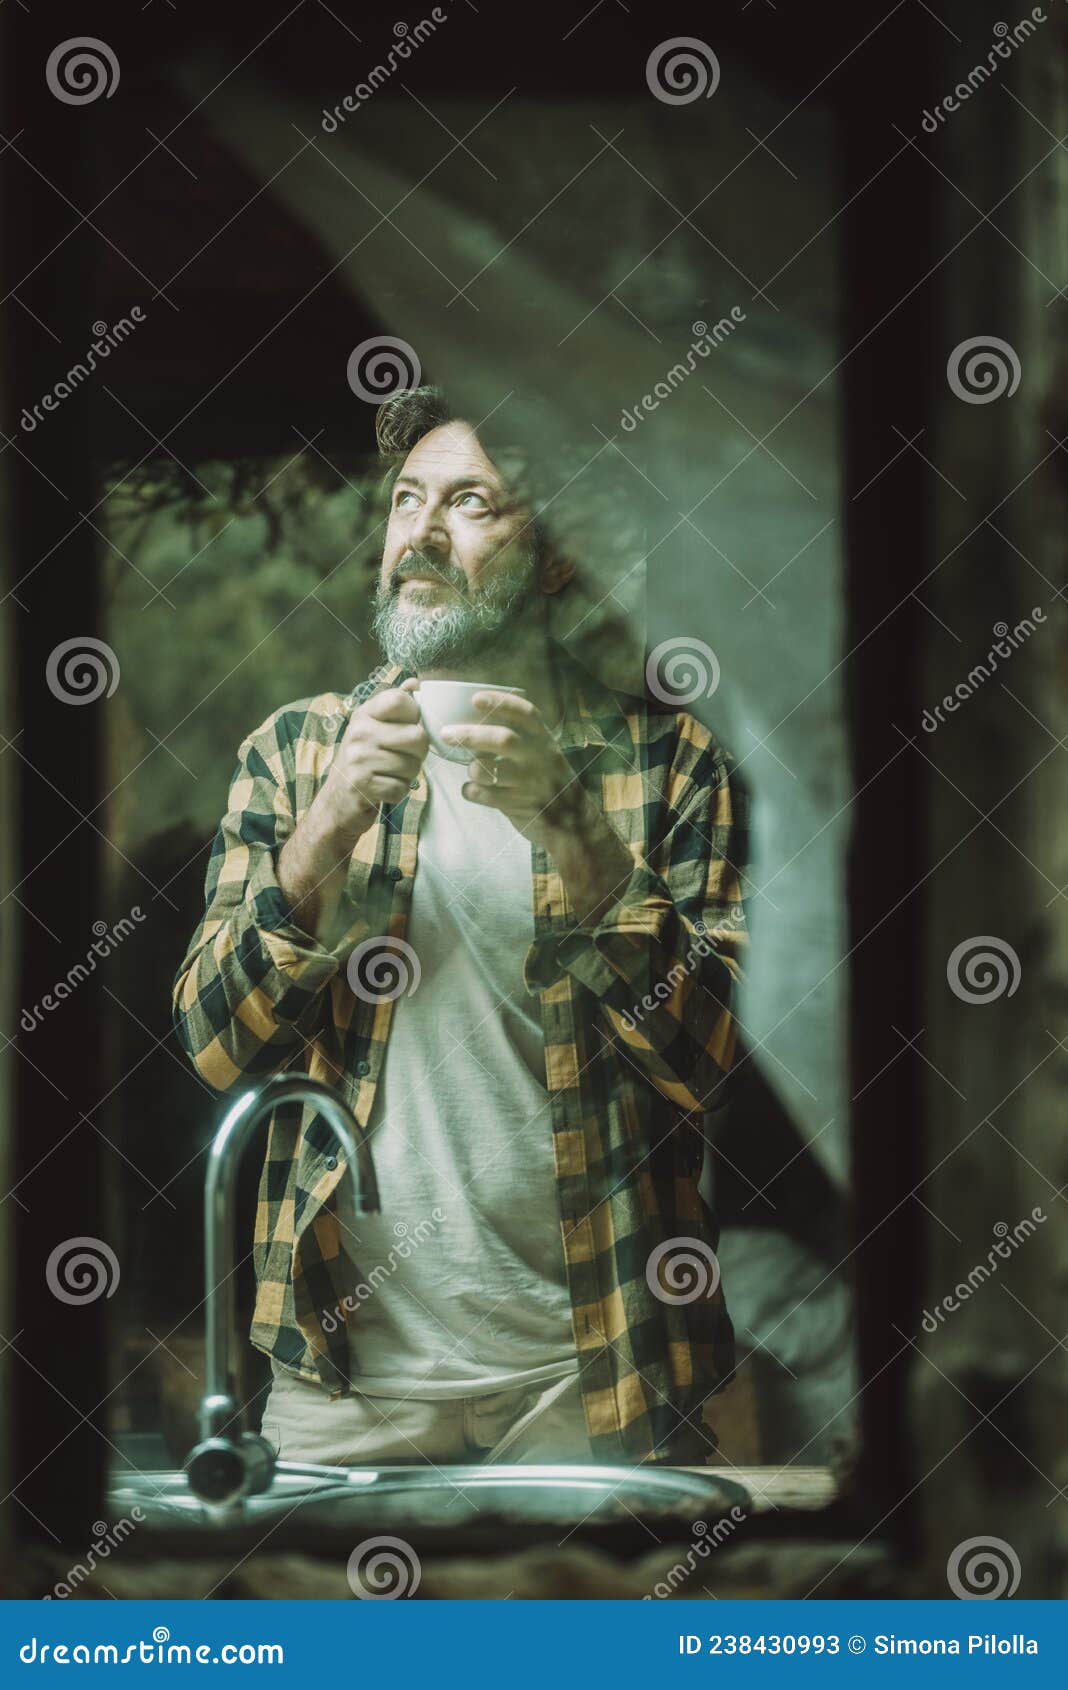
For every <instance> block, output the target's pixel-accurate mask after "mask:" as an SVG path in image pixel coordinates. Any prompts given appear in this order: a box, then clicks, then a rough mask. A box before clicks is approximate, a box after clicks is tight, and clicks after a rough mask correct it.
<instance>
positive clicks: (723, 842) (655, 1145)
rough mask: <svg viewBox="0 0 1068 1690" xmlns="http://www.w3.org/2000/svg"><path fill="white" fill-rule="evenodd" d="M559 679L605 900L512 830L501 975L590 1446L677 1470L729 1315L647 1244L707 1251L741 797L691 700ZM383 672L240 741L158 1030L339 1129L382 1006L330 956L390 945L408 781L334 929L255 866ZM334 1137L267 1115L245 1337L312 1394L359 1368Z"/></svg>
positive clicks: (365, 843)
mask: <svg viewBox="0 0 1068 1690" xmlns="http://www.w3.org/2000/svg"><path fill="white" fill-rule="evenodd" d="M560 674H561V679H562V683H563V686H564V696H565V701H566V703H565V714H564V724H563V729H562V732H561V734H560V744H561V747H562V749H563V751H564V754H565V756H566V757H567V759H568V761H569V763H570V765H571V767H572V770H573V773H574V778H575V779H576V780H579V781H581V782H582V784H583V785H584V787H585V788H586V789H587V790H588V791H589V792H590V793H591V795H592V796H593V797H594V798H595V799H596V800H597V802H598V803H599V804H600V806H601V808H602V809H603V811H604V813H605V815H606V816H607V817H608V819H609V821H610V822H611V823H612V825H613V826H614V827H615V828H616V830H617V832H618V833H619V834H620V836H621V837H622V839H623V840H624V842H625V843H626V844H627V845H628V846H629V848H630V850H631V853H632V855H633V857H634V869H633V871H632V873H631V875H630V877H629V879H627V880H626V881H625V882H624V883H623V884H621V885H620V887H619V889H618V901H617V902H616V903H615V904H614V905H613V906H612V908H611V909H610V910H609V911H608V913H607V914H606V916H605V917H604V919H603V920H601V921H600V922H598V923H597V924H596V925H595V926H585V927H584V926H580V925H579V924H578V923H577V921H576V918H575V915H574V912H573V911H572V909H571V908H570V906H569V904H568V901H567V897H566V894H565V891H564V887H563V883H562V881H561V879H560V876H559V875H558V874H557V873H556V871H555V868H554V866H553V864H552V863H551V861H550V860H549V858H548V856H547V855H546V853H545V852H544V851H543V850H542V849H541V848H539V847H538V846H536V845H535V846H532V847H531V888H532V901H533V925H534V937H533V941H532V944H531V947H530V950H529V952H528V954H527V958H526V964H525V982H526V985H527V988H528V990H529V991H530V992H531V993H532V994H533V995H536V997H537V999H538V1003H539V1007H540V1013H541V1021H542V1027H543V1030H544V1036H545V1074H546V1084H547V1087H548V1092H549V1102H550V1110H549V1113H550V1118H551V1130H552V1134H553V1149H554V1155H555V1163H556V1174H557V1191H558V1195H559V1204H560V1226H561V1234H562V1238H563V1244H564V1253H565V1258H566V1262H567V1271H568V1279H569V1285H570V1291H571V1303H572V1323H573V1330H574V1338H575V1343H576V1346H577V1349H578V1354H579V1359H580V1364H581V1386H582V1391H583V1399H584V1405H585V1412H586V1421H587V1428H588V1432H589V1436H590V1439H591V1444H592V1448H593V1451H594V1454H595V1455H596V1457H597V1458H598V1459H604V1460H609V1461H612V1460H617V1461H618V1460H627V1461H676V1462H681V1461H701V1460H703V1459H705V1458H706V1457H707V1456H708V1454H709V1452H710V1449H711V1439H710V1437H709V1435H708V1433H707V1431H706V1430H703V1429H702V1426H701V1408H702V1405H703V1403H704V1401H705V1399H706V1398H707V1397H708V1396H709V1395H711V1394H712V1393H713V1392H714V1391H716V1390H718V1389H719V1388H720V1387H721V1386H722V1385H723V1384H724V1383H725V1382H726V1381H727V1379H728V1378H729V1376H730V1374H731V1371H732V1369H733V1366H734V1346H733V1331H732V1327H731V1322H730V1318H729V1316H728V1314H727V1310H726V1305H725V1302H724V1299H723V1293H722V1290H721V1289H720V1288H719V1286H718V1283H716V1284H715V1286H714V1289H712V1290H711V1291H710V1292H703V1294H701V1295H699V1296H694V1297H692V1298H691V1297H690V1295H689V1292H688V1290H687V1289H686V1286H685V1285H684V1284H683V1282H682V1281H681V1280H677V1279H675V1278H672V1277H671V1276H670V1265H671V1257H672V1247H671V1245H670V1241H671V1240H676V1239H678V1240H685V1241H689V1242H690V1250H689V1253H690V1254H693V1250H692V1245H693V1243H694V1241H696V1245H697V1247H698V1251H697V1253H698V1255H700V1254H702V1253H703V1254H705V1255H707V1254H710V1253H711V1252H713V1251H714V1249H715V1246H716V1242H717V1232H716V1227H715V1222H714V1219H713V1216H712V1214H711V1212H710V1211H709V1209H708V1207H707V1205H706V1204H705V1203H704V1202H703V1200H702V1198H701V1196H700V1194H699V1192H698V1178H699V1175H700V1172H701V1165H702V1157H703V1151H704V1137H703V1133H702V1116H703V1114H704V1112H706V1111H708V1110H710V1109H712V1108H713V1107H715V1106H716V1105H718V1104H719V1103H721V1102H722V1100H723V1095H724V1094H723V1087H724V1084H725V1081H726V1076H727V1074H728V1071H729V1069H730V1065H731V1061H732V1057H733V1054H734V1047H735V1028H734V1022H733V1018H732V1013H731V1004H732V996H733V992H734V989H735V985H736V982H737V979H738V975H739V970H740V965H741V961H742V958H743V955H744V950H745V945H746V929H745V917H744V908H743V903H742V896H743V889H744V881H743V873H744V865H745V863H746V862H747V859H748V827H747V820H746V802H745V798H744V795H743V794H742V793H741V792H740V791H739V790H738V787H737V782H736V781H734V780H733V779H732V777H731V770H730V760H729V758H728V757H727V755H726V754H725V753H724V752H723V751H722V750H721V749H720V748H719V747H718V746H717V745H716V743H715V741H714V740H713V739H712V737H711V736H710V734H709V733H708V732H707V730H706V729H705V728H704V727H702V726H701V724H700V723H699V722H697V721H696V720H695V719H694V718H693V717H692V716H689V715H687V714H686V713H684V712H680V711H675V710H672V709H671V708H669V707H666V706H662V705H658V704H653V703H650V702H648V701H647V700H644V699H638V698H630V697H626V696H624V695H621V694H617V693H613V692H610V691H608V690H607V689H606V688H604V687H602V686H600V685H599V684H598V683H597V682H595V681H593V680H592V679H591V678H590V677H589V676H588V675H587V674H586V673H585V672H584V671H582V670H580V669H579V668H578V667H577V666H576V665H575V664H573V662H572V661H571V660H570V659H567V660H561V668H560ZM404 678H405V672H404V671H403V670H400V669H397V668H392V669H384V670H380V671H378V672H377V673H376V675H375V677H373V679H372V680H371V681H370V682H367V683H364V684H363V685H362V686H360V687H357V688H355V689H354V690H353V691H352V692H351V693H349V694H348V695H347V696H346V695H342V694H339V693H333V692H331V693H323V694H321V695H319V696H318V697H315V698H307V699H302V700H300V701H299V702H297V703H294V704H288V705H286V706H284V707H283V708H282V709H280V710H276V711H275V712H274V713H273V714H272V715H271V716H270V717H268V719H267V720H266V721H265V722H264V723H263V724H262V726H260V727H258V728H257V729H256V730H255V731H254V732H253V733H251V734H250V735H249V736H248V738H247V739H245V740H244V741H243V742H242V744H241V746H240V748H239V751H238V763H237V768H236V770H235V771H234V774H233V777H232V780H231V783H230V791H229V801H228V805H227V810H226V814H225V815H224V816H223V818H222V821H221V823H220V825H219V829H218V832H217V834H216V836H215V839H214V842H213V845H212V850H211V856H210V860H209V863H208V870H207V878H206V884H205V910H204V915H203V918H202V920H201V922H200V924H199V926H198V927H197V929H196V932H195V933H194V935H193V938H192V940H191V943H190V945H189V949H188V951H187V954H186V956H185V958H184V960H183V962H182V964H181V967H180V968H179V970H178V974H177V977H176V980H175V984H174V1010H175V1025H176V1028H177V1032H178V1037H179V1039H180V1041H181V1044H182V1046H183V1047H184V1049H185V1050H186V1052H187V1053H188V1055H189V1057H190V1059H191V1060H192V1062H193V1063H194V1064H195V1066H196V1068H197V1070H198V1072H199V1073H200V1074H201V1075H202V1076H203V1078H204V1079H205V1080H206V1081H207V1082H208V1083H209V1085H211V1086H212V1087H214V1088H215V1089H216V1090H217V1091H219V1092H220V1093H224V1094H235V1095H236V1094H239V1093H240V1092H241V1091H242V1090H243V1089H246V1088H247V1087H248V1086H249V1085H250V1084H252V1083H255V1082H256V1081H258V1080H262V1079H264V1078H266V1077H267V1076H269V1075H271V1074H274V1073H277V1072H279V1071H281V1070H283V1069H293V1070H296V1071H298V1072H299V1071H303V1072H306V1073H308V1074H309V1075H311V1076H312V1077H313V1078H315V1079H319V1080H323V1081H325V1082H326V1083H327V1084H328V1085H330V1086H332V1087H334V1088H335V1089H337V1091H338V1092H339V1093H340V1095H341V1096H343V1097H344V1099H345V1101H346V1102H347V1103H348V1104H349V1106H350V1107H351V1108H352V1109H353V1111H354V1112H355V1114H356V1115H357V1117H358V1118H359V1119H360V1120H361V1121H363V1122H366V1121H367V1120H368V1118H369V1116H370V1111H371V1105H372V1102H373V1100H374V1095H375V1088H376V1086H377V1084H378V1081H379V1077H380V1075H381V1072H382V1064H383V1062H384V1060H385V1056H386V1050H387V1047H388V1042H389V1029H390V1020H391V1016H392V1009H393V1005H392V1002H389V1001H383V1002H378V1003H375V1002H365V1001H364V1000H363V998H362V997H360V996H357V995H356V994H355V993H354V992H353V991H352V989H351V987H350V985H349V982H348V978H347V976H346V971H345V964H346V961H347V959H348V956H349V954H350V952H351V951H352V950H353V948H354V946H356V945H357V944H360V943H361V941H363V940H365V939H368V938H377V937H379V936H381V937H382V938H383V939H387V938H390V937H392V938H395V939H403V938H404V935H405V930H406V927H407V921H408V912H409V908H410V904H411V894H412V883H413V880H414V877H415V875H416V873H417V872H418V845H419V823H420V818H421V816H422V814H423V811H424V808H425V805H426V801H427V788H426V781H425V777H423V778H420V780H419V782H418V783H417V784H416V785H415V786H414V787H413V788H412V790H411V791H410V793H409V794H408V796H407V797H406V798H405V799H404V800H403V801H402V802H400V803H398V804H394V805H392V806H385V807H383V809H382V810H381V811H380V814H379V819H378V821H377V823H376V824H375V826H374V827H373V828H371V829H370V830H369V831H368V832H367V833H366V834H365V835H364V836H363V838H362V839H361V840H360V842H359V844H358V845H357V847H356V850H355V851H354V852H353V856H352V859H351V863H350V866H349V870H348V874H347V878H346V883H345V891H344V895H343V898H342V902H341V906H340V909H339V913H338V920H337V924H336V932H337V937H336V940H335V939H334V936H333V934H331V935H328V938H329V940H330V943H329V944H327V943H326V942H325V941H324V942H322V943H320V942H316V941H315V940H313V939H311V938H309V936H308V935H307V934H306V933H304V932H303V931H302V930H301V929H300V928H299V927H297V926H295V925H294V923H293V921H292V919H291V916H292V912H291V910H290V908H289V905H288V904H287V901H286V898H285V896H284V895H283V893H282V891H281V889H280V887H279V885H278V880H277V876H276V865H277V857H278V853H279V851H280V850H281V848H282V846H283V845H284V844H285V841H286V840H287V839H288V837H289V835H290V834H291V833H292V831H293V829H294V828H295V827H296V825H297V824H298V823H299V822H300V820H301V818H302V817H303V815H304V814H305V812H306V811H307V809H308V807H309V805H310V804H311V802H312V799H313V798H314V797H315V794H316V792H317V791H318V789H319V787H320V785H321V784H322V781H323V779H324V778H325V776H326V773H327V770H328V769H329V766H330V762H331V759H332V757H333V755H334V752H335V749H336V747H337V744H338V742H339V740H340V739H341V737H342V735H343V733H344V731H345V726H346V723H347V721H348V718H349V715H350V714H351V712H352V710H353V709H354V708H356V707H357V705H358V704H359V703H360V702H362V701H363V700H364V699H365V698H367V697H369V696H370V695H371V693H372V692H374V691H376V690H378V689H380V688H385V687H389V686H396V685H398V684H399V683H400V681H401V680H403V679H404ZM473 1130H477V1124H476V1125H474V1126H473ZM335 1152H336V1145H335V1143H334V1140H333V1136H332V1134H331V1132H330V1130H329V1128H328V1127H327V1125H326V1123H325V1122H324V1121H323V1119H322V1118H321V1117H320V1116H319V1115H318V1113H317V1111H316V1110H315V1108H314V1106H312V1105H300V1104H294V1105H289V1106H284V1107H282V1108H279V1109H278V1110H277V1111H276V1112H275V1114H274V1116H273V1117H272V1119H271V1121H270V1124H269V1132H268V1143H267V1153H266V1159H265V1163H264V1168H263V1175H262V1179H261V1182H260V1192H259V1202H258V1207H257V1216H256V1235H255V1244H254V1257H255V1265H256V1276H257V1287H258V1289H257V1298H256V1306H255V1311H254V1316H253V1324H252V1331H251V1336H252V1341H253V1343H254V1344H256V1345H257V1346H258V1347H259V1348H260V1349H262V1350H264V1351H266V1352H267V1353H268V1354H269V1355H271V1356H273V1357H274V1358H275V1359H276V1360H277V1361H278V1362H279V1363H281V1364H282V1365H283V1366H285V1367H288V1368H290V1369H292V1370H293V1371H294V1372H297V1373H299V1374H301V1375H303V1376H304V1377H306V1378H309V1379H313V1380H319V1381H320V1382H321V1383H322V1385H323V1387H324V1388H325V1389H326V1390H328V1391H329V1392H330V1393H331V1395H334V1396H337V1395H341V1394H344V1393H345V1392H347V1391H348V1390H349V1389H350V1387H351V1385H352V1383H353V1381H354V1380H355V1379H356V1378H357V1376H358V1362H359V1309H358V1306H357V1307H356V1309H355V1311H354V1313H353V1314H352V1315H351V1316H350V1321H349V1329H348V1330H346V1328H345V1326H344V1325H342V1324H341V1323H340V1322H338V1321H337V1319H336V1311H337V1309H338V1307H339V1305H341V1306H345V1305H344V1299H345V1298H348V1299H349V1303H350V1304H351V1302H352V1297H351V1293H352V1289H353V1286H354V1285H355V1284H357V1283H358V1282H359V1279H360V1274H359V1264H358V1253H357V1249H356V1247H355V1246H354V1247H353V1248H351V1249H350V1250H347V1249H346V1242H347V1241H346V1238H345V1236H344V1223H343V1222H342V1220H341V1219H340V1218H339V1216H338V1214H337V1212H336V1207H335V1193H336V1190H337V1187H338V1184H339V1182H340V1181H341V1180H342V1178H343V1177H344V1173H345V1168H344V1162H343V1161H340V1162H339V1161H338V1160H337V1159H336V1156H335ZM516 1202H517V1203H522V1202H523V1193H522V1191H517V1192H516ZM665 1246H666V1248H662V1247H665ZM680 1250H681V1251H682V1253H684V1254H685V1253H686V1252H687V1246H686V1245H682V1246H680ZM651 1263H652V1265H650V1264H651ZM713 1278H714V1279H717V1280H718V1274H716V1275H714V1276H713ZM654 1287H655V1289H654ZM330 1311H335V1318H334V1319H329V1320H327V1321H326V1322H325V1329H324V1321H323V1317H324V1316H325V1315H329V1314H330Z"/></svg>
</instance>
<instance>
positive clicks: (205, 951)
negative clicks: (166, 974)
mask: <svg viewBox="0 0 1068 1690" xmlns="http://www.w3.org/2000/svg"><path fill="white" fill-rule="evenodd" d="M274 720H275V718H270V719H269V721H268V722H267V723H264V724H263V726H262V727H261V728H259V729H257V730H256V732H255V733H254V734H252V735H250V736H249V738H248V739H246V740H244V741H243V742H242V744H241V746H240V748H239V751H238V763H237V768H236V770H235V772H234V775H233V777H232V779H231V782H230V791H229V799H228V803H227V809H226V814H225V815H224V816H223V818H222V821H221V822H220V824H219V827H218V830H217V832H216V835H215V838H214V841H213V843H212V848H211V856H210V858H209V862H208V870H207V876H206V880H205V886H204V904H205V908H204V915H203V917H202V919H201V921H200V923H199V925H198V926H197V929H196V931H195V933H194V934H193V938H192V940H191V942H190V945H189V948H188V950H187V952H186V955H185V957H184V959H183V961H182V963H181V966H180V967H179V969H178V973H177V975H176V977H175V981H174V988H173V1005H174V1025H175V1029H176V1032H177V1035H178V1039H179V1041H180V1043H181V1045H182V1046H183V1048H184V1049H185V1051H186V1053H187V1054H188V1056H189V1057H190V1059H191V1061H192V1062H193V1064H194V1066H195V1067H196V1069H197V1071H198V1072H199V1073H200V1074H201V1076H202V1077H203V1078H204V1079H205V1080H206V1081H207V1082H208V1084H209V1085H211V1086H212V1087H214V1088H215V1089H216V1090H217V1091H220V1092H226V1091H228V1090H230V1089H231V1088H232V1087H234V1086H236V1085H238V1084H239V1083H240V1082H241V1081H243V1080H244V1079H246V1078H249V1077H263V1076H265V1075H268V1074H271V1073H274V1072H275V1071H276V1070H277V1069H279V1068H281V1067H283V1066H284V1065H285V1063H286V1062H287V1061H288V1060H289V1059H290V1058H291V1057H292V1056H293V1054H294V1052H295V1051H297V1050H299V1049H301V1048H303V1046H304V1044H305V1043H306V1041H307V1039H308V1038H309V1037H310V1035H311V1031H312V1028H313V1027H314V1026H315V1024H316V1023H317V1019H318V1016H319V1014H320V1013H321V1012H322V1011H324V1009H325V1004H324V992H323V988H324V987H325V986H326V985H327V984H328V982H329V981H330V980H332V979H333V977H334V975H335V974H336V973H337V971H338V968H339V966H340V963H339V960H338V958H337V957H336V956H335V955H333V954H332V953H331V952H330V951H327V950H324V949H322V948H321V947H320V946H319V945H317V944H316V942H315V941H314V939H312V938H310V937H309V935H308V934H307V933H305V932H304V931H303V929H302V928H300V927H298V926H297V925H296V924H295V923H294V921H293V911H292V909H291V907H290V905H289V903H288V901H287V899H286V896H285V894H284V892H283V891H282V888H281V886H280V885H279V883H278V872H277V866H278V853H279V852H280V850H281V848H282V846H283V845H284V844H285V842H286V840H287V839H288V838H289V836H290V834H291V833H292V831H293V827H294V818H293V813H292V809H291V806H290V802H289V797H288V793H287V790H286V785H285V783H284V781H283V780H282V779H280V778H279V775H278V772H277V769H276V770H272V768H271V763H270V761H269V760H268V754H267V753H266V752H265V746H266V745H269V744H270V742H271V740H272V731H271V730H272V727H273V723H274ZM278 755H280V753H278ZM272 760H274V761H276V762H277V759H276V758H274V759H272Z"/></svg>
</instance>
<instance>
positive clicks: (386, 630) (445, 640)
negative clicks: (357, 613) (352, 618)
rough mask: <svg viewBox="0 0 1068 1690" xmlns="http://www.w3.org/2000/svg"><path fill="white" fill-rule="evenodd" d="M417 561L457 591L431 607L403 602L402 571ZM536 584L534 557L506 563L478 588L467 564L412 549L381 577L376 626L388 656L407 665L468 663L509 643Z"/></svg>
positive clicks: (448, 666)
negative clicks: (471, 580)
mask: <svg viewBox="0 0 1068 1690" xmlns="http://www.w3.org/2000/svg"><path fill="white" fill-rule="evenodd" d="M414 564H418V566H419V569H420V571H421V572H422V571H425V573H426V574H427V575H429V576H432V577H433V579H434V580H436V581H441V582H443V583H444V584H445V585H446V586H448V587H452V588H453V589H454V591H455V593H456V595H457V597H456V598H455V599H454V600H451V601H450V602H449V603H447V604H438V605H432V606H430V607H428V608H427V609H425V610H424V609H423V608H422V607H421V606H420V605H417V604H411V603H409V604H408V605H407V606H406V607H402V606H401V603H400V597H399V594H400V587H401V580H400V577H401V576H402V575H403V574H404V573H405V571H407V570H410V569H411V568H412V566H413V565H414ZM533 585H534V567H533V558H532V557H528V558H517V559H516V560H515V561H514V562H512V563H509V564H506V565H505V566H504V567H503V568H501V569H499V570H498V571H497V572H496V573H495V574H494V575H493V576H491V578H490V579H489V580H488V581H487V582H486V584H485V586H482V587H479V588H477V589H476V590H475V591H474V592H472V591H471V590H470V588H469V586H468V581H467V576H466V575H465V574H464V572H463V570H462V569H459V568H457V567H456V566H455V565H454V564H447V563H440V562H435V561H434V560H433V559H431V558H428V557H425V556H423V555H421V554H420V553H412V554H411V555H410V556H409V557H407V558H406V559H405V560H404V562H403V564H397V565H396V567H395V568H394V569H393V571H392V573H391V575H390V577H389V580H388V581H385V582H382V583H380V585H379V587H378V590H377V591H376V593H375V597H374V602H373V612H374V614H373V619H372V623H371V628H372V632H373V633H374V635H375V637H376V639H377V640H378V643H379V645H380V646H381V648H382V653H383V655H384V657H385V658H386V661H387V662H389V663H397V664H399V665H400V667H401V668H402V669H409V670H412V671H414V672H418V671H419V670H422V669H459V668H463V667H464V666H465V665H466V664H468V663H470V662H473V660H474V659H475V658H476V657H481V656H483V655H484V654H485V653H486V652H487V651H489V650H491V649H493V648H495V647H501V646H505V645H507V643H508V641H509V637H510V635H511V633H512V632H513V630H514V627H515V624H516V620H517V618H518V616H519V613H520V611H521V610H522V608H523V606H524V605H525V604H526V603H527V601H528V600H529V599H530V596H531V593H532V590H533Z"/></svg>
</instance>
